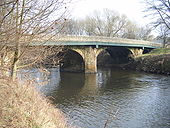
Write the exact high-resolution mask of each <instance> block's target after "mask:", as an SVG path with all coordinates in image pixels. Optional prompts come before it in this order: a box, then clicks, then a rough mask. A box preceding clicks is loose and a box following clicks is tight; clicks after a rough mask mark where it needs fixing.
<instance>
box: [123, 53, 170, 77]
mask: <svg viewBox="0 0 170 128" xmlns="http://www.w3.org/2000/svg"><path fill="white" fill-rule="evenodd" d="M125 68H126V69H133V70H137V71H144V72H150V73H158V74H166V75H170V53H166V54H162V53H159V54H155V53H154V52H153V53H152V52H151V54H148V55H144V56H139V57H137V58H135V60H134V61H133V62H131V63H130V64H128V65H126V66H125Z"/></svg>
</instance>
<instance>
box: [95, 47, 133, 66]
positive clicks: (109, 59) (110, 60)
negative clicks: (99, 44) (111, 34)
mask: <svg viewBox="0 0 170 128" xmlns="http://www.w3.org/2000/svg"><path fill="white" fill-rule="evenodd" d="M132 57H133V53H132V52H131V51H130V50H129V49H128V48H126V47H107V48H105V49H103V50H102V51H101V52H100V53H99V55H98V56H97V65H98V67H100V66H102V67H108V66H113V65H115V64H123V63H127V62H129V61H130V60H131V59H132Z"/></svg>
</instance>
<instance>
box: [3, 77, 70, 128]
mask: <svg viewBox="0 0 170 128" xmlns="http://www.w3.org/2000/svg"><path fill="white" fill-rule="evenodd" d="M0 117H1V118H0V128H68V127H69V126H68V125H67V122H66V120H65V118H64V116H63V114H62V113H61V112H60V110H58V109H56V108H55V107H54V106H53V105H51V104H50V102H49V101H48V100H47V99H46V98H44V97H43V96H41V95H40V94H39V93H38V92H37V91H36V89H35V88H34V87H33V86H31V85H30V84H28V83H25V84H22V85H21V84H19V83H17V82H11V81H10V80H9V79H0Z"/></svg>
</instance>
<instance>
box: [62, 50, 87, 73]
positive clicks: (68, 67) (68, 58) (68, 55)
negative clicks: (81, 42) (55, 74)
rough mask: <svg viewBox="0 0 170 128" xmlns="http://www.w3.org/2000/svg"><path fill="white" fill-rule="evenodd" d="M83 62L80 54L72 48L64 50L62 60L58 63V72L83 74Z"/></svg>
mask: <svg viewBox="0 0 170 128" xmlns="http://www.w3.org/2000/svg"><path fill="white" fill-rule="evenodd" d="M84 67H85V62H84V59H83V56H82V55H81V53H79V52H77V51H76V50H74V49H72V48H66V49H65V50H64V54H63V58H62V60H61V62H60V70H61V71H68V72H83V71H84V70H85V68H84Z"/></svg>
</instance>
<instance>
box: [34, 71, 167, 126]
mask: <svg viewBox="0 0 170 128" xmlns="http://www.w3.org/2000/svg"><path fill="white" fill-rule="evenodd" d="M49 71H50V74H49V76H48V77H49V84H48V85H44V86H41V87H39V89H40V90H41V92H43V93H44V94H45V95H46V96H47V97H49V98H50V99H51V100H52V102H53V103H54V105H56V107H58V108H60V109H61V110H62V111H63V112H64V113H65V115H66V116H67V117H68V120H69V123H71V124H72V125H74V126H77V127H81V128H170V76H164V75H155V74H146V73H141V72H140V73H139V72H133V71H123V70H118V69H99V70H98V73H97V74H84V73H68V72H61V73H60V72H59V70H58V69H57V68H51V69H49ZM40 76H41V75H40V74H39V75H37V76H36V77H40Z"/></svg>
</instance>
